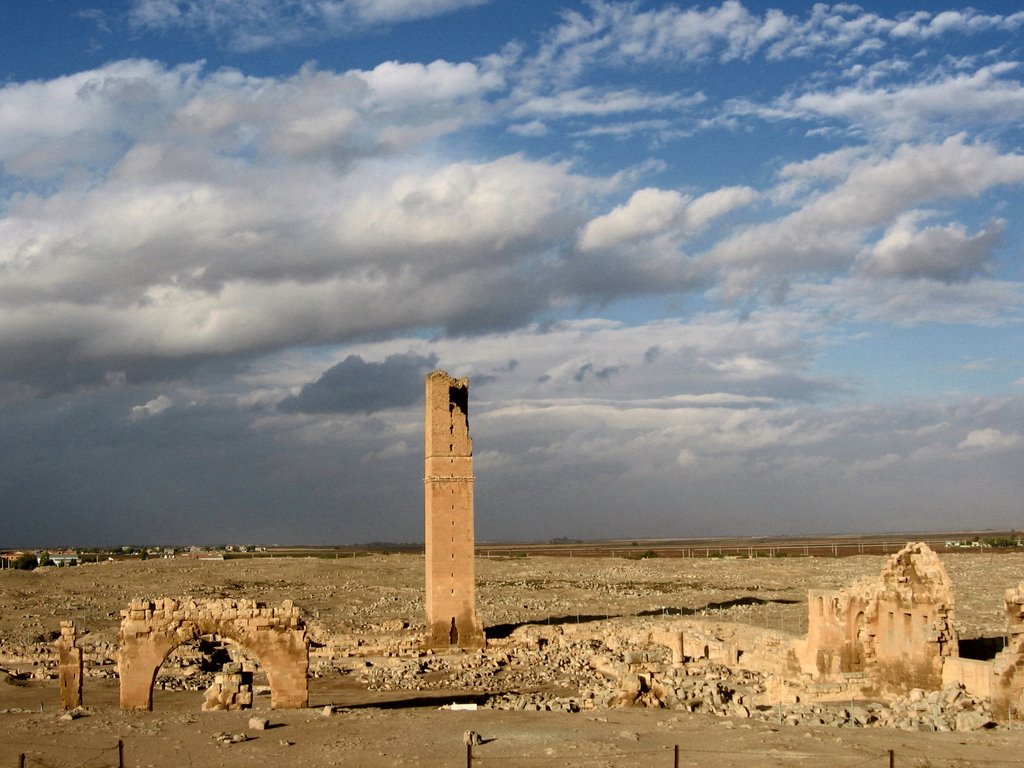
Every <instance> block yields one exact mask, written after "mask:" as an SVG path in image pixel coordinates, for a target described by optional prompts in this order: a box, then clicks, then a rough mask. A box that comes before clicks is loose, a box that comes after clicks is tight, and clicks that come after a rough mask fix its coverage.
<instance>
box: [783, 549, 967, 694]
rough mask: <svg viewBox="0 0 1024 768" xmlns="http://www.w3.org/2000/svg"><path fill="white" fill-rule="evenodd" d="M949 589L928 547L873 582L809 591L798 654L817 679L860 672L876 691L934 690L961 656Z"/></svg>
mask: <svg viewBox="0 0 1024 768" xmlns="http://www.w3.org/2000/svg"><path fill="white" fill-rule="evenodd" d="M953 616H954V601H953V588H952V584H951V582H950V580H949V576H948V575H947V574H946V570H945V568H944V567H943V565H942V563H941V561H940V560H939V558H938V556H937V555H936V554H935V553H934V552H932V550H931V549H930V548H929V547H928V546H927V545H926V544H908V545H907V546H906V547H904V548H903V549H902V550H900V551H899V552H897V553H896V554H895V555H892V556H891V557H890V558H889V559H888V561H887V562H886V564H885V566H884V567H883V568H882V572H881V574H880V575H879V578H878V579H877V580H876V581H864V582H861V583H859V584H856V585H854V586H853V587H850V588H848V589H842V590H838V591H836V592H826V591H818V590H813V591H811V592H810V593H809V603H808V617H807V618H808V632H807V637H806V639H805V640H804V641H802V642H798V643H797V644H796V645H795V647H794V650H795V653H796V656H797V658H798V660H799V663H800V666H801V668H802V669H803V671H804V672H806V673H809V674H811V675H812V676H814V677H816V678H830V677H832V678H834V677H837V676H843V675H859V674H863V675H864V679H865V681H866V683H865V685H866V686H868V687H872V688H875V689H877V690H879V691H883V692H884V691H907V690H909V689H911V688H924V689H929V690H930V689H934V688H938V687H940V686H941V685H942V666H943V662H944V660H945V659H947V658H950V657H956V656H957V655H958V644H957V636H956V632H955V630H954V629H953Z"/></svg>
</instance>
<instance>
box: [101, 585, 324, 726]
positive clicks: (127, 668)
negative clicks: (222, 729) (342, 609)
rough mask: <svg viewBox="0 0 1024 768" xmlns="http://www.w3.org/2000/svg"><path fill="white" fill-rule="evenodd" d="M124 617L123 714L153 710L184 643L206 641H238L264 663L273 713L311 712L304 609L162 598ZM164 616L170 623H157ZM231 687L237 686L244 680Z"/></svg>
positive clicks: (143, 602)
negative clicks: (160, 677) (165, 670)
mask: <svg viewBox="0 0 1024 768" xmlns="http://www.w3.org/2000/svg"><path fill="white" fill-rule="evenodd" d="M121 613H122V616H123V617H124V620H123V621H122V622H121V631H120V633H119V639H120V642H121V650H120V652H119V654H118V665H117V666H118V674H119V676H120V678H121V708H122V709H127V710H151V709H152V708H153V682H154V680H155V679H156V673H157V670H158V669H159V668H160V665H161V664H163V662H164V659H166V658H167V656H168V654H170V653H171V651H173V650H174V649H175V648H177V647H178V646H179V645H181V644H182V643H186V642H189V641H191V640H195V639H198V638H199V637H202V636H203V635H217V636H219V637H224V638H228V639H230V640H234V641H235V642H236V643H238V644H239V645H241V646H243V647H244V648H247V649H249V650H250V651H252V653H254V654H255V655H256V656H257V657H258V658H259V659H260V661H261V663H262V665H263V667H264V668H265V669H266V672H267V679H268V682H269V683H270V705H271V707H273V708H275V709H284V708H296V707H305V706H306V705H307V703H308V701H309V687H308V681H307V675H308V671H309V639H308V638H307V637H306V628H305V623H304V622H303V621H302V619H301V618H300V616H299V612H298V609H297V608H295V607H294V606H293V605H291V603H290V602H288V603H286V604H284V605H282V606H281V607H279V608H267V607H265V606H264V605H262V604H259V603H256V602H255V601H252V600H211V601H206V602H202V603H197V602H196V601H194V600H191V599H183V601H182V602H179V601H178V600H175V599H173V598H160V599H158V600H156V601H149V600H134V601H132V604H131V606H130V607H129V608H128V610H127V611H122V612H121ZM161 614H162V615H163V617H164V618H161V619H158V618H156V617H157V616H158V615H161ZM140 615H141V618H140ZM228 616H229V617H230V618H226V617H228ZM230 674H235V675H237V674H239V673H237V672H235V673H229V675H230ZM228 679H229V678H226V680H228ZM230 682H231V684H232V685H235V684H236V683H240V682H241V680H240V679H239V680H234V679H230ZM232 695H234V694H232ZM249 703H250V704H251V703H252V702H251V693H250V698H249Z"/></svg>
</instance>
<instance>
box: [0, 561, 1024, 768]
mask: <svg viewBox="0 0 1024 768" xmlns="http://www.w3.org/2000/svg"><path fill="white" fill-rule="evenodd" d="M940 556H941V557H942V559H943V562H944V564H945V567H946V569H947V571H948V573H949V575H950V577H951V578H952V580H953V583H954V585H955V589H956V593H955V594H956V622H957V627H958V629H959V633H960V637H961V638H962V639H968V640H970V639H977V638H988V639H989V642H990V643H998V638H1000V636H1001V634H1002V633H1003V632H1004V631H1005V627H1006V620H1005V614H1004V609H1003V596H1004V593H1005V590H1006V589H1007V588H1008V587H1012V586H1016V585H1017V584H1018V583H1019V582H1020V580H1021V577H1022V574H1024V553H1017V552H1010V553H977V552H971V553H963V552H951V553H946V552H940ZM884 561H885V558H884V557H883V556H874V555H860V556H851V557H842V558H831V557H777V558H750V559H748V558H714V557H707V558H668V557H660V558H651V559H627V558H623V557H572V558H570V557H534V556H531V557H511V558H483V557H481V558H478V559H477V564H476V571H477V606H478V612H479V615H480V618H481V619H482V621H483V623H484V626H485V627H486V628H487V634H488V638H489V646H490V645H491V644H492V643H491V638H494V640H493V644H494V645H495V646H500V645H501V644H502V643H503V642H508V638H510V637H513V636H514V635H515V633H519V634H520V635H522V634H523V633H524V632H525V633H529V632H530V631H531V628H533V629H536V630H537V631H538V633H541V634H543V633H544V632H551V631H561V630H563V629H564V630H565V631H571V632H572V633H573V634H574V637H577V638H580V642H583V643H584V644H585V642H586V639H587V638H588V637H593V638H594V639H595V641H594V644H595V646H596V645H597V641H598V639H600V638H603V637H606V636H607V635H608V634H609V633H610V632H611V633H613V634H614V633H615V632H629V631H639V630H640V629H642V628H645V627H650V628H657V626H658V625H659V623H662V622H673V621H680V620H684V619H685V620H686V621H693V622H707V623H708V624H709V625H711V624H715V625H721V626H735V627H736V629H735V631H737V632H753V633H757V632H768V633H774V634H776V635H778V636H779V637H781V638H784V639H785V638H789V637H791V638H796V637H799V636H800V635H801V634H802V633H803V632H804V631H805V629H806V613H807V590H808V589H809V588H824V589H837V588H841V587H844V586H847V585H849V584H852V583H853V582H855V581H857V580H858V579H860V578H864V577H868V578H874V577H876V576H877V575H878V572H879V569H880V568H881V567H882V565H883V563H884ZM423 569H424V560H423V557H422V555H415V554H373V555H367V556H359V557H336V558H326V559H325V558H253V559H235V560H223V561H201V560H194V559H183V558H175V559H151V560H147V561H119V562H113V561H111V562H101V563H96V564H83V565H80V566H77V567H69V568H52V567H47V568H39V569H37V570H35V571H9V570H5V571H2V572H0V668H2V669H3V672H2V673H0V676H2V682H0V765H2V766H11V767H12V768H14V766H18V765H20V764H21V761H22V760H23V761H24V765H26V766H34V765H38V766H46V767H47V768H63V767H65V766H67V767H68V768H72V767H73V768H90V767H99V766H116V765H117V764H118V751H117V744H118V741H120V742H121V744H122V748H123V760H124V764H125V765H127V766H133V767H135V766H137V767H138V768H149V767H152V768H163V767H164V766H256V765H307V766H423V768H433V767H434V766H463V765H467V761H468V755H467V747H466V746H465V744H464V735H465V733H466V732H467V731H474V732H476V733H477V734H479V736H480V739H481V742H482V743H480V744H478V745H477V746H474V747H473V748H472V765H475V766H537V767H538V768H541V767H542V766H564V767H569V766H602V767H607V768H613V767H617V766H622V767H623V768H625V767H626V766H665V767H666V768H669V766H673V765H674V762H675V760H676V748H677V747H678V761H679V765H683V766H751V767H756V766H795V765H806V766H812V765H813V766H849V767H850V768H853V767H854V766H860V765H865V766H879V767H880V768H881V766H888V765H889V764H890V759H892V760H893V763H894V764H895V765H900V766H906V765H911V766H921V767H922V768H923V767H924V766H951V767H952V766H956V767H961V766H963V767H966V766H981V765H1014V764H1024V730H1018V729H1016V728H1015V727H1014V726H1015V725H1016V724H1015V723H1013V722H1012V721H1011V722H1007V721H1006V720H1005V719H1002V718H1001V719H998V724H997V725H996V726H995V727H990V728H987V729H983V730H978V731H969V732H934V731H929V732H925V731H919V730H907V729H893V728H879V727H834V726H830V725H816V724H813V722H812V721H808V720H807V719H806V718H805V719H804V721H802V722H800V723H799V724H795V725H794V724H791V722H790V721H788V720H786V719H785V718H783V717H782V716H781V715H782V712H781V710H780V717H779V718H777V719H776V718H774V717H773V714H774V713H773V712H772V711H771V710H769V711H767V712H761V713H760V716H758V717H730V716H725V717H722V716H716V715H711V714H705V713H703V712H700V711H698V712H688V711H685V710H681V709H667V708H665V709H659V708H637V707H632V708H619V707H607V706H604V705H603V703H602V700H601V698H600V697H596V698H595V697H591V699H590V700H589V701H587V702H585V703H586V706H583V707H576V706H572V707H570V706H568V705H566V706H564V707H562V706H558V707H555V709H556V710H558V711H545V707H543V706H541V705H540V704H538V702H544V701H546V700H552V701H561V702H568V701H575V700H577V699H578V698H579V697H581V696H582V695H583V691H581V690H580V689H581V686H583V685H584V683H583V681H584V680H585V679H589V678H587V677H586V674H585V672H588V671H587V670H585V669H584V667H585V666H586V665H585V661H580V662H579V663H578V664H577V663H575V662H572V663H569V662H567V661H566V660H565V659H563V658H559V659H557V660H555V659H554V657H550V656H546V655H545V654H543V653H536V654H533V655H532V656H529V657H522V656H520V657H516V658H517V659H518V661H514V662H509V663H504V662H501V663H499V662H495V661H493V656H490V655H488V654H492V653H493V649H492V648H490V647H489V649H488V650H487V651H485V652H484V654H481V655H479V657H477V656H474V655H473V654H462V653H455V654H452V655H451V656H449V657H445V658H442V657H441V656H433V655H430V654H422V653H420V652H417V651H416V639H417V637H418V633H422V632H423V630H424V616H423V584H424V573H423ZM163 596H184V597H190V598H193V599H196V600H212V599H219V598H234V599H242V598H244V599H254V600H258V601H260V602H263V603H266V604H268V605H275V604H279V603H281V602H283V601H285V600H291V601H293V602H294V603H295V604H296V605H297V606H298V607H299V608H300V609H301V611H302V614H303V617H304V618H305V621H306V623H307V626H308V628H309V636H310V639H311V641H312V648H311V656H310V681H309V691H310V694H309V699H310V701H309V707H307V708H304V709H292V710H283V709H279V710H271V709H270V703H269V701H270V699H269V696H265V695H257V696H255V701H254V707H253V709H252V710H241V711H214V712H204V711H201V705H202V703H203V691H202V689H201V688H202V686H199V687H198V688H197V687H196V686H195V685H192V686H189V685H187V684H186V685H183V684H182V683H183V682H185V683H187V682H188V680H189V679H190V678H191V679H193V681H201V680H203V679H205V678H204V677H203V675H206V674H208V671H203V670H202V669H201V667H202V666H203V665H202V664H201V663H200V661H201V660H202V659H201V656H202V651H201V650H200V649H196V648H182V649H180V651H179V652H176V654H175V655H174V657H172V658H171V659H169V660H168V662H167V663H166V664H165V665H164V668H162V669H161V676H160V677H159V678H158V682H157V686H156V688H155V690H154V700H153V711H152V712H122V711H121V710H120V709H119V708H118V681H117V679H116V675H115V674H114V672H115V670H116V664H115V663H114V661H113V660H114V659H115V658H116V652H117V632H118V627H119V625H120V621H121V613H120V612H121V610H123V609H125V608H127V606H128V605H129V603H130V602H131V601H132V600H133V599H137V598H157V597H163ZM69 619H71V620H74V621H75V623H76V626H77V627H78V632H79V644H80V646H82V647H83V648H84V649H85V651H86V671H85V684H84V706H83V708H82V709H81V710H79V711H78V712H76V713H75V716H73V717H72V716H69V715H68V714H66V713H64V712H63V711H62V710H61V709H60V708H59V697H58V686H57V681H56V679H55V657H54V651H53V645H52V641H53V639H54V637H55V635H56V633H57V630H58V629H59V623H60V621H61V620H69ZM190 654H191V655H190ZM524 658H525V659H526V662H525V663H524V661H523V659H524ZM410 665H412V667H413V668H414V669H415V670H416V671H417V673H416V674H414V675H410V674H407V671H408V669H409V668H410ZM403 670H405V671H403ZM713 671H714V670H713V669H712V670H710V671H708V670H702V674H706V675H711V674H712V673H713ZM588 673H589V672H588ZM256 682H259V681H258V679H257V681H256ZM257 688H258V686H257ZM452 704H457V705H459V706H456V707H454V708H453V707H452V706H451V705H452ZM851 704H852V702H851ZM474 705H475V706H476V708H475V709H472V708H471V707H472V706H474ZM496 706H506V707H511V708H495V707H496ZM570 710H578V711H570ZM254 715H256V716H259V717H263V718H266V720H267V721H268V727H267V728H266V729H262V730H254V729H252V728H250V718H252V717H253V716H254ZM242 735H244V740H242ZM232 737H233V738H232ZM890 751H891V755H890Z"/></svg>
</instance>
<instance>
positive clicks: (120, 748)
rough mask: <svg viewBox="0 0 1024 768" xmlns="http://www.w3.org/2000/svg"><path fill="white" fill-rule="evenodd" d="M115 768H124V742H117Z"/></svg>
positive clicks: (119, 740)
mask: <svg viewBox="0 0 1024 768" xmlns="http://www.w3.org/2000/svg"><path fill="white" fill-rule="evenodd" d="M117 768H124V741H123V740H121V739H118V740H117Z"/></svg>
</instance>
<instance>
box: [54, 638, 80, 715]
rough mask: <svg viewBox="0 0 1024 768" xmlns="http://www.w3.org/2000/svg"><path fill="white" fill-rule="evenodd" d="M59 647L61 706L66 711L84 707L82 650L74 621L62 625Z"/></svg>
mask: <svg viewBox="0 0 1024 768" xmlns="http://www.w3.org/2000/svg"><path fill="white" fill-rule="evenodd" d="M56 645H57V657H58V660H57V665H58V666H57V679H58V680H59V682H60V705H61V707H62V708H63V709H65V710H71V709H77V708H78V707H80V706H82V677H83V658H82V649H81V648H79V647H78V634H77V631H76V629H75V623H74V622H73V621H62V622H61V623H60V638H59V639H58V640H57V642H56Z"/></svg>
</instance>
